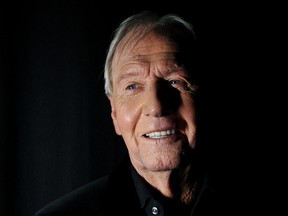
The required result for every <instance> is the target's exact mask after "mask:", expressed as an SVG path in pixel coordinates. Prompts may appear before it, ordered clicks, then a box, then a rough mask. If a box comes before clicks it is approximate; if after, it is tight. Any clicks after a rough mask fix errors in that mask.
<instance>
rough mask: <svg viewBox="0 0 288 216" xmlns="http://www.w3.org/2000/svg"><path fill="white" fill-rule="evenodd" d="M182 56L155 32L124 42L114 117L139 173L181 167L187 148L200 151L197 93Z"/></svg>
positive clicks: (115, 76) (116, 65) (116, 69)
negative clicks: (194, 97) (183, 63)
mask: <svg viewBox="0 0 288 216" xmlns="http://www.w3.org/2000/svg"><path fill="white" fill-rule="evenodd" d="M177 52H178V50H177V46H176V45H175V43H173V42H171V41H170V40H168V39H167V38H164V37H162V36H159V35H157V34H153V33H149V34H147V35H146V36H145V37H143V38H141V39H139V38H134V39H130V40H126V41H124V42H122V44H121V45H120V46H119V47H118V50H117V54H116V55H115V58H114V59H113V64H112V83H113V84H112V85H113V92H112V95H111V96H110V97H109V100H110V102H111V106H112V113H111V116H112V119H113V123H114V127H115V130H116V133H117V134H118V135H121V136H122V137H123V139H124V141H125V143H126V146H127V149H128V152H129V155H130V158H131V161H132V163H133V165H134V166H135V168H136V169H137V170H138V171H139V170H142V171H145V172H146V171H167V170H172V169H174V168H177V167H178V166H179V163H180V161H181V158H182V156H183V153H184V152H185V149H187V148H194V147H195V140H196V119H195V118H196V116H195V105H194V100H193V91H194V89H193V86H192V85H190V83H189V81H188V80H189V76H188V73H187V72H186V71H185V70H184V68H183V67H181V65H178V61H177V57H176V56H178V54H179V53H177ZM176 54H177V55H176Z"/></svg>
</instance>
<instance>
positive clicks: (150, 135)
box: [144, 129, 175, 139]
mask: <svg viewBox="0 0 288 216" xmlns="http://www.w3.org/2000/svg"><path fill="white" fill-rule="evenodd" d="M173 134H175V130H174V129H172V130H164V131H154V132H151V133H147V134H144V137H147V138H152V139H159V138H164V137H168V136H171V135H173Z"/></svg>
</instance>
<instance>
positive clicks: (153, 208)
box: [152, 207, 159, 215]
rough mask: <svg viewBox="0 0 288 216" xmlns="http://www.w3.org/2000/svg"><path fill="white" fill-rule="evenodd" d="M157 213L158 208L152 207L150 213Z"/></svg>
mask: <svg viewBox="0 0 288 216" xmlns="http://www.w3.org/2000/svg"><path fill="white" fill-rule="evenodd" d="M158 213H159V211H158V208H157V207H152V214H153V215H157V214H158Z"/></svg>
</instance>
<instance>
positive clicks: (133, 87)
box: [126, 84, 139, 90]
mask: <svg viewBox="0 0 288 216" xmlns="http://www.w3.org/2000/svg"><path fill="white" fill-rule="evenodd" d="M138 86H139V85H138V84H131V85H128V86H127V87H126V90H134V89H137V88H138Z"/></svg>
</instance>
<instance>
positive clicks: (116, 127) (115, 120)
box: [108, 97, 122, 136]
mask: <svg viewBox="0 0 288 216" xmlns="http://www.w3.org/2000/svg"><path fill="white" fill-rule="evenodd" d="M108 99H109V101H110V106H111V118H112V120H113V125H114V129H115V132H116V133H117V134H118V135H119V136H121V135H122V133H121V130H120V129H119V127H118V120H117V112H116V110H115V108H114V104H113V99H112V98H111V97H108Z"/></svg>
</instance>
